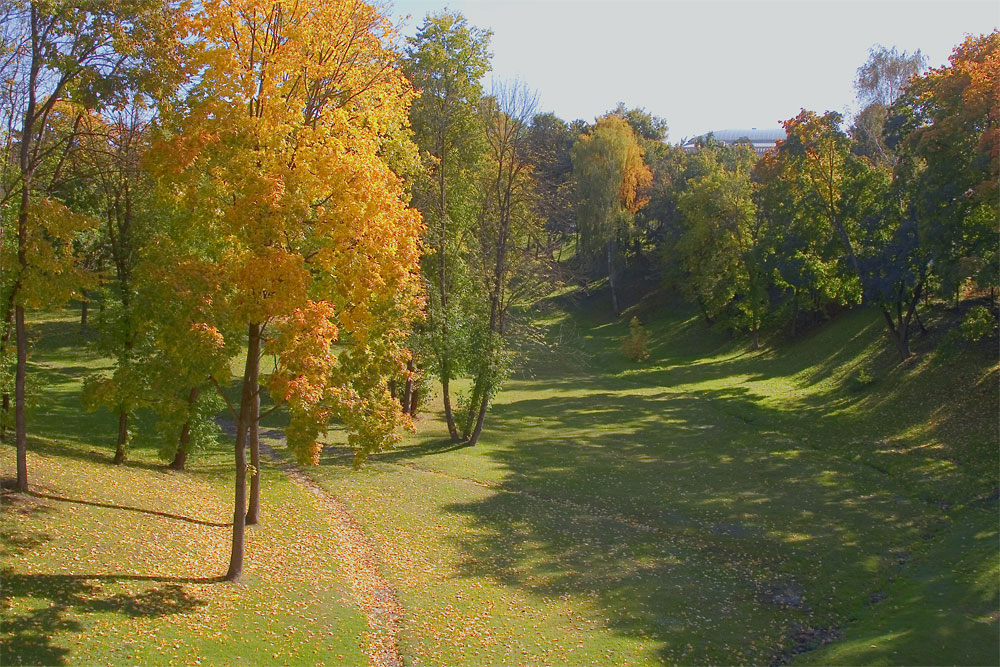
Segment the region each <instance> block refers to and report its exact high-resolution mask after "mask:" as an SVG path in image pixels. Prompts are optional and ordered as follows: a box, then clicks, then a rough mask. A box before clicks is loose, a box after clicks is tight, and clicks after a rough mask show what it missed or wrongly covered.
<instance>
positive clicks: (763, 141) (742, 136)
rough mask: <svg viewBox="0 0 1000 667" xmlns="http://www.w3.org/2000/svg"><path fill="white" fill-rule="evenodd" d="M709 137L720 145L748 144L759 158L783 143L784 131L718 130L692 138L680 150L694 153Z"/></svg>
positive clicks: (753, 129)
mask: <svg viewBox="0 0 1000 667" xmlns="http://www.w3.org/2000/svg"><path fill="white" fill-rule="evenodd" d="M709 137H712V139H714V140H715V141H717V142H719V143H720V144H729V145H733V144H742V143H748V142H749V143H750V145H751V146H753V149H754V151H755V152H756V153H757V155H758V156H760V155H763V154H764V153H766V152H768V151H769V150H771V149H772V148H774V146H775V144H776V143H777V142H778V141H784V139H785V131H784V130H783V129H781V128H780V127H779V128H775V129H771V130H758V129H757V128H756V127H752V128H750V129H749V130H719V131H718V132H709V133H708V134H701V135H698V136H697V137H692V138H690V139H688V140H687V141H685V142H684V143H683V144H681V148H683V149H684V152H685V153H694V152H695V151H697V150H698V149H699V148H701V146H703V145H704V144H705V142H706V141H707V140H708V138H709Z"/></svg>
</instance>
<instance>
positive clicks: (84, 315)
mask: <svg viewBox="0 0 1000 667" xmlns="http://www.w3.org/2000/svg"><path fill="white" fill-rule="evenodd" d="M89 305H90V303H89V302H88V301H87V295H86V294H85V295H84V296H83V305H82V306H80V328H81V329H83V328H85V327H86V326H87V307H88V306H89Z"/></svg>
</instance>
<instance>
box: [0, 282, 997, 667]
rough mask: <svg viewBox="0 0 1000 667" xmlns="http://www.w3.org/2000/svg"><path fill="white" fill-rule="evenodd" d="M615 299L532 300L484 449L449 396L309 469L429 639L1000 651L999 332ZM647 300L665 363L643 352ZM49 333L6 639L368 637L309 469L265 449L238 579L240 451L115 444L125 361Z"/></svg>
mask: <svg viewBox="0 0 1000 667" xmlns="http://www.w3.org/2000/svg"><path fill="white" fill-rule="evenodd" d="M605 296H606V295H604V294H601V293H597V294H594V295H593V296H592V297H589V298H580V297H578V296H575V295H574V294H572V293H568V292H567V293H565V294H562V295H561V296H560V297H559V299H558V300H554V301H553V302H550V303H549V304H548V306H547V307H546V309H545V310H544V311H542V312H540V313H539V315H538V317H539V321H541V322H543V323H544V324H545V325H546V326H547V327H548V331H549V337H550V341H549V342H550V343H551V345H550V346H548V347H544V348H541V347H540V348H539V349H536V350H533V351H532V352H531V356H530V363H529V364H528V366H527V367H526V369H525V370H524V372H523V373H522V374H521V375H519V376H518V377H516V378H515V379H514V380H512V381H511V382H510V383H509V385H508V387H507V388H506V389H505V391H504V392H502V393H501V395H500V396H499V397H498V398H497V400H496V404H495V405H494V406H493V408H492V410H491V412H490V414H489V417H488V420H487V427H486V431H485V432H484V435H483V438H482V440H481V442H480V444H479V445H478V446H477V447H475V448H468V447H465V448H455V447H454V446H452V445H451V444H450V443H448V442H447V440H446V438H445V435H446V430H445V428H444V425H443V422H442V420H441V418H440V415H439V410H440V405H439V397H438V398H437V400H436V401H432V403H431V405H430V406H429V407H428V408H427V410H426V412H425V414H424V416H423V417H422V418H421V419H420V420H419V424H418V431H417V433H415V434H413V435H411V436H408V437H407V439H406V441H405V442H404V445H403V446H402V447H400V448H399V449H397V450H394V451H391V452H387V453H385V454H381V455H378V456H376V457H373V458H372V459H371V460H370V461H369V463H368V464H366V465H365V467H363V468H362V469H361V470H354V469H353V468H352V467H351V457H350V455H349V452H347V451H346V450H343V449H339V448H337V447H336V446H334V447H331V448H329V449H328V450H327V451H326V453H325V455H324V458H323V460H322V462H321V465H320V466H318V467H316V468H311V469H309V470H308V472H309V473H310V474H311V475H312V476H313V477H314V478H315V479H317V481H319V482H320V483H321V484H322V485H324V486H325V487H326V488H327V489H329V490H330V491H331V492H333V493H334V494H335V495H337V496H338V497H339V498H341V499H342V500H344V501H345V502H346V503H348V505H349V506H350V507H351V509H352V512H353V513H354V515H355V517H356V519H357V520H358V522H359V523H360V524H361V525H362V526H364V528H365V530H366V531H367V533H368V534H369V536H370V537H371V539H372V541H373V542H374V543H375V545H376V546H377V548H378V549H379V550H380V552H381V554H382V556H383V560H384V563H385V569H386V572H385V574H386V576H387V577H388V578H389V580H390V582H391V583H392V584H393V585H394V586H395V587H396V588H397V590H398V594H399V598H400V602H401V603H402V607H403V617H402V619H401V623H402V628H403V636H402V638H401V645H400V650H401V652H402V654H403V657H404V660H405V661H406V663H407V664H413V665H421V664H425V665H456V664H463V665H501V664H502V665H545V664H578V665H584V664H597V665H642V664H657V663H662V662H666V663H681V664H705V663H711V664H743V663H745V664H768V663H772V662H776V661H782V660H792V661H793V662H811V663H816V664H830V663H835V664H944V663H948V664H997V663H998V662H1000V640H998V594H997V589H998V587H997V582H998V578H1000V567H998V551H1000V549H998V529H997V528H998V515H997V483H998V482H997V475H998V452H997V432H998V416H997V410H996V406H997V404H998V394H997V382H998V366H997V358H996V341H995V340H993V341H987V342H985V343H983V344H979V345H964V344H949V345H945V344H943V339H942V336H943V332H944V331H945V330H946V329H947V328H948V327H949V326H951V324H950V323H949V316H948V315H947V313H946V312H945V311H943V310H942V311H940V312H937V313H936V314H931V317H930V321H929V322H928V324H929V325H930V327H931V331H932V333H931V334H930V335H929V336H926V337H921V336H917V337H916V339H915V340H914V345H913V346H914V350H915V351H916V353H917V354H916V356H915V358H914V359H913V360H911V361H910V362H908V363H906V364H903V365H899V364H896V363H895V360H894V359H893V357H892V351H891V350H890V349H889V347H888V346H887V345H886V341H885V339H884V335H883V332H882V329H881V324H880V322H879V320H878V318H877V317H876V316H875V315H874V314H872V313H868V312H854V313H849V314H847V315H844V316H842V317H840V318H838V319H837V320H836V321H834V322H831V323H829V324H827V325H825V326H823V327H820V328H817V329H816V330H814V331H812V332H811V333H808V334H806V335H803V336H801V337H800V338H798V339H796V340H792V341H781V340H774V341H771V344H770V346H769V347H765V349H763V350H762V351H760V352H755V353H750V352H747V351H746V349H745V342H744V341H739V340H736V341H734V340H731V339H729V338H728V337H727V336H725V335H724V334H722V333H720V332H718V331H715V330H711V329H708V328H706V326H705V325H704V324H703V323H702V322H701V321H700V320H699V319H698V318H697V317H696V316H694V315H693V314H692V313H691V311H690V309H689V308H687V307H686V306H683V305H681V304H678V303H674V302H672V301H670V300H669V299H661V300H659V301H654V300H652V299H651V300H648V301H647V302H645V303H643V304H640V306H639V307H637V308H635V309H634V311H633V312H630V313H628V314H627V317H625V318H622V320H613V319H611V318H609V317H608V316H607V315H606V310H607V308H608V306H607V299H606V298H605ZM632 314H636V315H638V316H639V317H640V319H641V320H642V321H643V324H644V326H645V327H646V328H647V331H648V332H649V333H650V335H651V350H652V358H651V360H650V361H649V362H646V363H642V364H637V363H632V362H629V361H627V360H626V359H625V358H624V357H623V355H622V354H621V341H622V339H623V337H624V336H625V335H626V333H627V328H628V327H627V321H628V319H629V317H630V316H631V315H632ZM37 331H38V332H39V334H40V339H39V342H38V345H37V348H36V353H35V355H34V357H33V368H32V373H31V376H32V377H33V378H35V381H36V395H38V396H40V397H41V399H42V400H40V401H38V402H37V405H36V407H35V409H34V412H33V416H32V423H33V424H34V427H33V433H34V436H33V438H32V439H31V440H30V442H29V449H30V450H31V458H30V460H29V466H30V470H31V474H32V482H33V484H35V485H36V489H38V491H39V492H40V493H42V494H44V495H45V496H50V497H40V496H33V497H29V498H26V499H8V500H6V501H5V503H4V505H3V508H2V509H3V525H2V532H3V535H2V538H3V546H4V552H3V554H2V555H0V559H2V564H3V566H4V567H5V568H6V569H5V570H4V571H3V596H2V597H3V601H4V607H3V615H4V616H3V620H4V623H3V628H2V630H3V634H2V635H0V636H2V640H3V642H4V644H3V653H2V655H0V663H2V664H18V662H19V661H23V662H25V663H29V662H42V663H46V664H61V663H67V664H126V663H128V664H135V663H142V664H146V663H150V664H167V663H169V662H171V661H174V662H178V663H190V662H192V661H193V660H194V659H195V656H196V655H197V656H200V659H201V660H202V661H203V663H205V664H208V663H212V664H215V663H231V664H237V663H240V662H247V663H272V662H273V663H282V664H294V663H298V664H313V663H314V662H325V663H326V664H344V665H354V664H361V663H364V662H366V658H365V656H364V654H363V653H362V651H361V648H360V646H361V645H362V644H363V643H364V635H365V632H366V629H367V628H366V625H365V622H364V619H363V618H361V616H360V615H359V614H358V612H357V611H356V610H355V609H354V607H353V606H352V605H351V603H350V602H349V599H350V595H349V591H348V589H347V587H346V585H345V584H344V582H343V581H342V580H341V577H340V574H339V572H338V570H337V567H336V564H335V559H334V557H333V550H332V548H329V547H328V545H326V542H325V540H324V539H323V538H324V534H323V528H324V522H323V519H322V517H321V516H318V514H317V512H316V510H315V509H314V508H313V507H312V505H311V504H310V503H309V502H308V500H307V499H306V498H305V497H304V494H303V493H302V492H301V491H299V490H298V488H297V487H294V486H292V485H291V484H290V483H288V482H287V481H286V480H284V479H283V478H282V477H281V476H280V475H278V474H277V473H276V472H275V471H273V470H269V469H265V475H266V478H265V481H266V487H265V505H264V519H265V524H264V526H262V527H261V528H259V529H255V530H253V531H252V533H251V536H252V539H251V542H250V544H249V551H248V561H247V576H246V579H245V581H244V583H242V584H240V585H238V586H230V585H228V584H223V583H219V582H217V581H215V580H214V579H212V578H213V577H217V576H218V575H220V574H221V573H222V572H223V571H224V569H225V566H226V562H227V557H228V539H229V529H228V527H226V526H225V525H224V524H226V523H228V520H229V515H230V512H231V509H230V506H229V503H230V495H231V488H230V485H231V481H230V479H231V471H230V468H231V459H232V454H231V452H229V451H228V449H220V450H219V451H212V452H205V453H202V454H201V455H200V456H199V457H198V458H197V459H196V460H194V461H193V462H192V467H193V470H192V472H190V473H186V474H174V473H169V472H166V471H164V470H163V468H162V466H161V464H159V463H158V462H157V461H155V458H154V453H153V451H154V448H153V447H152V445H151V444H148V443H147V441H146V440H144V439H143V437H141V436H140V438H139V439H138V441H137V442H136V443H135V447H134V449H133V453H132V457H133V462H132V463H131V464H130V465H129V466H127V467H125V468H124V469H119V468H114V467H112V466H110V465H108V464H107V461H108V460H109V459H110V457H111V454H112V450H113V439H114V426H115V424H114V420H113V419H112V418H111V416H110V415H108V414H107V413H101V412H98V413H93V414H88V413H82V412H81V410H80V407H79V400H78V392H79V387H80V382H81V379H82V377H83V375H85V374H86V373H88V372H91V371H92V370H94V369H99V368H102V367H104V366H106V361H104V360H101V359H98V358H96V357H94V356H93V355H90V354H86V353H84V354H81V352H80V350H79V344H80V335H79V332H78V327H77V326H76V325H75V323H74V322H73V321H72V318H71V317H70V316H67V317H62V318H53V319H50V320H48V321H46V322H45V323H43V324H42V326H40V327H38V328H37ZM861 370H864V371H865V373H864V375H865V376H867V377H866V378H865V380H866V381H865V382H859V381H858V379H857V378H858V377H859V371H861ZM42 380H44V383H40V381H42ZM459 384H461V383H459ZM272 419H276V420H277V421H276V422H275V424H280V421H281V419H282V418H281V416H280V413H279V414H276V415H275V416H274V417H273V418H272ZM150 426H151V424H150V423H149V421H148V420H146V421H142V420H141V423H140V427H141V428H142V427H145V428H146V429H147V431H148V429H149V427H150ZM334 441H335V442H334V445H336V444H337V442H336V441H337V437H336V436H335V437H334ZM0 466H2V470H3V474H4V475H5V476H8V475H11V474H12V472H13V453H12V451H11V448H10V447H9V446H2V447H0ZM56 497H58V498H61V499H57V498H56ZM81 501H82V502H81ZM109 505H110V506H111V507H108V506H109ZM150 511H154V512H159V513H160V514H151V513H150ZM219 524H222V525H219Z"/></svg>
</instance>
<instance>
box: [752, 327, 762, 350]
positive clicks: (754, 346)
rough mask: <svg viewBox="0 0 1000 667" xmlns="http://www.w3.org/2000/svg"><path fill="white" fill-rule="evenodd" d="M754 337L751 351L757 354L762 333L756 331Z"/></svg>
mask: <svg viewBox="0 0 1000 667" xmlns="http://www.w3.org/2000/svg"><path fill="white" fill-rule="evenodd" d="M752 335H753V338H752V340H751V342H750V349H751V350H753V351H755V352H756V351H757V350H759V349H760V331H758V330H757V329H754V330H753V334H752Z"/></svg>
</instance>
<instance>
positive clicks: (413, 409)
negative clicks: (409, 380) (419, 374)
mask: <svg viewBox="0 0 1000 667" xmlns="http://www.w3.org/2000/svg"><path fill="white" fill-rule="evenodd" d="M418 398H420V386H419V385H417V384H414V385H413V391H412V392H411V393H410V407H409V413H410V416H411V417H416V416H417V399H418Z"/></svg>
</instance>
